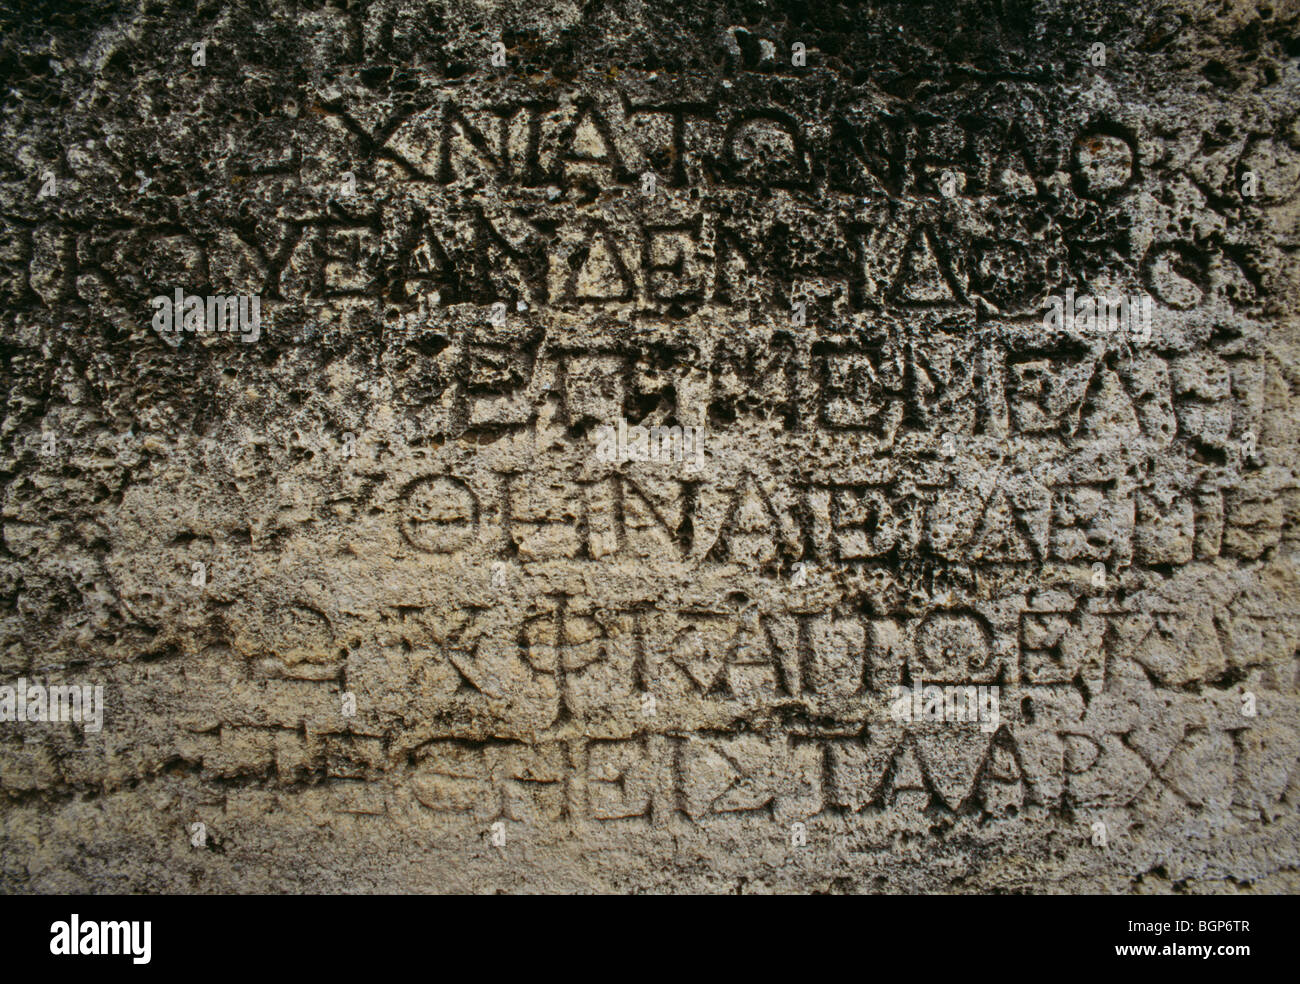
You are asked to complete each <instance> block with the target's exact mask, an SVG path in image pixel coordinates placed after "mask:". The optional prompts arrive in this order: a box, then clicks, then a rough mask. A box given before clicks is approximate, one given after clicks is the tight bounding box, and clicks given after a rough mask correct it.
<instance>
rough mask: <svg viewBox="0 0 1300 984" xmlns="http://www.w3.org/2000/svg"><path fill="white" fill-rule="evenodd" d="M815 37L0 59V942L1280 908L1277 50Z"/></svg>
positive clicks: (1288, 321)
mask: <svg viewBox="0 0 1300 984" xmlns="http://www.w3.org/2000/svg"><path fill="white" fill-rule="evenodd" d="M850 7H851V5H849V6H839V7H835V8H833V9H831V8H827V9H819V10H815V11H811V12H810V11H808V10H806V9H805V5H802V4H789V5H781V4H759V5H752V4H748V5H738V4H727V3H722V4H712V5H704V4H700V5H694V4H668V5H663V4H654V5H641V4H626V5H620V4H615V5H587V6H585V7H584V6H583V5H575V4H531V5H527V7H526V8H523V7H519V6H518V5H508V4H495V3H487V4H476V5H474V6H473V7H472V9H471V8H465V7H463V6H461V5H459V4H443V3H413V2H409V0H381V2H376V3H372V4H368V5H364V6H357V7H350V8H349V9H339V8H337V7H323V8H321V9H318V10H309V9H305V8H304V7H302V5H297V6H295V5H284V4H271V5H269V6H268V7H266V8H265V9H264V12H262V13H251V12H247V11H216V10H207V11H204V12H200V13H194V12H191V11H188V10H182V9H180V8H179V6H178V5H173V4H171V3H170V2H167V0H161V2H148V3H144V4H141V5H137V6H118V5H115V4H110V3H102V4H92V5H85V6H84V7H83V9H82V11H81V12H80V13H77V14H57V15H56V14H51V15H48V16H47V15H42V14H32V13H31V12H29V11H22V10H19V9H17V6H16V5H6V6H5V8H4V9H5V13H4V20H5V24H6V29H5V31H4V32H3V40H2V41H0V60H2V61H3V65H4V67H5V69H6V71H5V73H4V74H5V76H6V78H8V79H9V83H8V85H7V87H6V94H5V95H4V97H3V98H4V109H5V113H4V122H3V128H4V137H5V140H4V141H3V143H2V144H0V227H2V229H3V236H2V237H0V241H2V243H3V245H2V246H0V250H2V251H3V252H0V296H2V297H3V299H4V304H3V307H0V312H2V318H3V320H2V322H0V324H2V325H3V332H4V343H5V344H4V355H5V359H4V362H3V364H0V373H3V379H4V384H5V396H6V402H5V411H4V422H3V433H2V434H0V437H2V438H3V455H4V463H3V470H2V474H0V478H2V480H3V483H4V492H3V510H4V511H3V547H4V550H3V555H2V556H0V601H2V602H3V608H2V610H0V685H10V684H13V683H15V682H16V681H17V680H18V679H19V678H23V679H26V680H29V681H40V682H49V683H53V684H59V683H65V682H66V683H89V684H102V685H103V686H104V687H105V692H106V698H107V706H106V710H105V715H104V727H103V729H102V731H98V732H94V731H90V730H87V729H85V728H82V727H80V726H78V725H75V724H67V723H64V724H41V723H18V722H10V721H6V722H0V804H3V807H2V809H0V886H2V887H3V888H4V890H6V891H13V892H59V891H227V892H229V891H248V892H251V891H258V892H264V891H301V890H310V891H336V890H337V891H394V890H397V891H471V892H480V891H481V892H490V891H533V892H536V891H600V892H666V891H708V892H712V891H718V892H723V891H747V892H749V891H757V892H763V891H792V892H880V891H927V892H934V891H950V892H981V891H1022V892H1054V891H1102V892H1149V891H1154V892H1171V891H1180V892H1235V891H1263V892H1286V891H1291V892H1293V891H1295V890H1296V889H1297V888H1300V885H1298V884H1297V881H1296V874H1295V872H1296V871H1297V870H1298V867H1300V818H1297V805H1298V803H1300V770H1298V767H1300V660H1298V659H1297V652H1298V647H1300V605H1298V604H1297V602H1298V601H1300V580H1298V579H1300V535H1297V533H1296V520H1297V514H1300V481H1297V474H1296V468H1297V460H1298V459H1297V432H1296V428H1297V424H1296V420H1297V412H1296V395H1295V394H1296V391H1297V387H1298V386H1300V378H1298V377H1297V371H1296V366H1297V363H1298V360H1297V357H1296V352H1297V348H1296V347H1297V342H1298V340H1300V326H1298V324H1297V320H1296V316H1295V313H1294V312H1295V311H1296V310H1297V305H1298V304H1300V278H1298V276H1297V268H1296V265H1295V263H1294V259H1293V257H1294V252H1295V249H1296V248H1297V246H1300V239H1298V237H1300V224H1298V223H1297V219H1298V216H1300V208H1298V207H1297V201H1300V123H1298V122H1297V114H1298V112H1300V77H1298V76H1297V72H1298V71H1300V69H1297V64H1296V57H1295V56H1296V54H1297V52H1296V48H1295V41H1294V38H1295V36H1296V33H1297V31H1296V29H1297V26H1300V11H1297V9H1296V8H1295V6H1294V4H1277V5H1272V6H1269V7H1267V8H1265V7H1260V6H1258V5H1247V4H1241V5H1235V6H1229V7H1227V8H1224V7H1222V5H1217V4H1216V5H1208V4H1207V5H1200V4H1195V3H1173V4H1168V5H1165V6H1162V7H1160V8H1159V9H1157V10H1155V11H1152V12H1150V13H1139V12H1134V11H1132V10H1130V9H1129V8H1128V7H1127V6H1125V5H1123V4H1119V3H1111V2H1093V3H1086V4H1082V5H1080V4H1069V5H1057V4H1055V3H1049V2H1043V0H1025V2H1020V3H1011V4H1000V5H993V6H992V7H991V6H990V5H986V4H980V3H960V4H955V5H953V4H947V5H920V6H909V5H903V4H896V5H895V4H886V5H883V6H882V5H877V6H876V7H875V8H872V9H864V10H854V9H850ZM43 16H47V19H46V20H41V19H40V18H41V17H43ZM498 42H499V43H500V44H501V45H502V46H503V50H504V58H505V63H504V64H494V63H493V55H494V53H499V52H500V51H501V50H502V49H497V48H495V45H496V44H497V43H498ZM1098 43H1100V44H1102V45H1104V64H1103V63H1100V62H1099V61H1098V59H1097V52H1096V49H1095V45H1096V44H1098ZM796 44H800V45H802V46H803V48H802V51H803V52H804V53H805V54H806V58H805V59H804V60H803V61H802V62H801V61H800V60H799V59H798V58H796V57H795V54H794V53H795V50H796V49H795V47H794V46H795V45H796ZM199 45H202V47H201V48H198V47H196V46H199ZM200 50H201V51H202V58H201V59H197V60H198V61H201V62H202V63H201V64H198V63H196V58H197V55H198V52H199V51H200ZM177 289H181V290H183V291H185V292H187V293H190V294H198V295H204V296H206V295H210V294H212V295H256V296H258V297H260V299H261V312H262V323H261V332H260V337H258V338H257V339H256V340H254V341H249V342H243V341H241V340H240V339H239V337H238V336H234V335H231V334H227V333H220V334H203V333H195V332H189V333H186V332H181V333H179V334H169V333H163V332H159V331H157V330H155V327H154V325H153V323H152V317H153V309H152V308H151V306H150V299H151V298H153V297H154V296H157V295H163V296H168V297H170V296H172V295H173V294H174V292H175V291H176V290H177ZM1067 290H1068V291H1069V292H1070V293H1069V294H1068V295H1067V293H1066V292H1067ZM1067 296H1068V298H1069V299H1070V301H1071V302H1073V301H1075V300H1077V299H1078V298H1083V297H1092V298H1101V299H1102V300H1104V301H1107V302H1109V301H1112V300H1113V301H1114V302H1115V305H1116V307H1115V310H1116V311H1118V310H1119V309H1120V305H1119V301H1120V299H1121V298H1122V299H1123V310H1125V311H1126V312H1127V314H1128V318H1127V320H1126V321H1125V322H1124V323H1123V327H1121V328H1119V329H1116V330H1112V331H1105V330H1100V329H1099V326H1097V325H1094V324H1090V323H1089V322H1088V320H1087V319H1088V312H1089V308H1088V307H1087V306H1086V305H1084V306H1077V305H1075V304H1073V303H1071V304H1070V307H1071V311H1070V312H1069V313H1070V315H1071V317H1068V318H1067V317H1064V316H1062V317H1058V318H1056V319H1052V318H1050V317H1048V316H1047V315H1048V313H1049V312H1051V311H1052V306H1051V305H1052V304H1053V299H1054V298H1055V299H1056V303H1058V304H1062V299H1063V298H1066V297H1067ZM1058 310H1060V311H1063V310H1064V307H1063V306H1062V307H1060V308H1059V309H1058ZM691 428H702V429H703V434H704V438H703V444H702V446H701V449H702V452H703V453H702V457H700V458H699V459H697V458H696V456H695V455H694V454H693V453H691V452H689V451H688V452H687V453H681V452H682V444H681V443H680V442H681V440H682V436H683V432H684V430H685V431H689V429H691ZM638 442H639V444H638ZM674 442H677V443H674ZM611 446H613V447H614V448H615V449H616V450H617V449H619V448H622V447H631V448H633V449H634V454H633V456H632V457H631V458H630V459H628V460H624V458H623V457H622V456H619V455H617V454H615V455H614V457H613V459H612V460H611V456H610V454H608V453H606V452H607V451H608V448H609V447H611ZM638 447H639V448H644V449H646V450H645V453H644V454H637V453H635V449H637V448H638ZM650 449H655V451H654V453H653V454H652V453H651V450H650ZM665 449H667V450H666V452H665V453H663V454H660V453H658V452H659V451H664V450H665ZM196 565H202V566H201V567H199V566H196ZM925 685H932V686H940V687H948V688H960V690H961V691H962V692H964V691H965V689H966V688H972V690H971V693H978V692H979V688H986V689H985V691H984V692H985V693H987V692H988V690H987V688H994V687H995V688H997V693H998V705H997V707H998V714H997V718H996V720H994V721H992V722H989V721H987V720H981V721H978V722H971V721H951V720H950V721H929V720H902V719H900V715H899V713H898V707H899V696H898V695H899V688H906V689H907V692H908V693H910V692H911V688H913V687H917V688H920V687H923V686H925ZM2 693H3V692H0V696H2ZM903 703H905V704H907V705H908V706H910V704H911V701H910V700H906V701H903ZM199 823H201V824H203V825H204V826H203V828H202V830H203V833H202V835H201V836H198V835H196V834H195V833H194V830H195V827H194V825H195V824H199ZM196 840H197V843H196Z"/></svg>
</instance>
